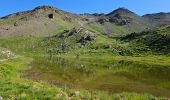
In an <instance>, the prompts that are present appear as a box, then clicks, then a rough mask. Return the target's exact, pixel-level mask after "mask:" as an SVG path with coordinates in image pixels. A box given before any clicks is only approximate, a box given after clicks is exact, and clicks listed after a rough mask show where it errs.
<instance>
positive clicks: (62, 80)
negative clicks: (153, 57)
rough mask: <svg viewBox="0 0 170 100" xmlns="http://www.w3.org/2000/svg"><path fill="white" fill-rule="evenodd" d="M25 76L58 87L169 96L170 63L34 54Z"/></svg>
mask: <svg viewBox="0 0 170 100" xmlns="http://www.w3.org/2000/svg"><path fill="white" fill-rule="evenodd" d="M30 65H31V67H32V68H31V70H28V71H27V74H26V77H28V78H31V79H35V80H45V81H47V82H49V83H52V84H55V85H57V86H60V87H69V88H81V89H88V90H101V91H108V92H109V93H120V92H137V93H150V94H153V95H155V96H166V97H170V66H158V65H147V64H138V63H135V62H126V61H113V62H102V61H98V60H94V59H93V60H91V59H63V58H57V57H56V58H52V59H51V58H43V57H41V58H36V59H35V60H34V61H33V62H32V63H31V64H30Z"/></svg>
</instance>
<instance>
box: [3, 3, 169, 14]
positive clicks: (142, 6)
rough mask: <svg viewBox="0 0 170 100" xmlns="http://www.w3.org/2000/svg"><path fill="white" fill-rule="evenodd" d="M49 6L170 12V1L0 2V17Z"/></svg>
mask: <svg viewBox="0 0 170 100" xmlns="http://www.w3.org/2000/svg"><path fill="white" fill-rule="evenodd" d="M40 5H50V6H54V7H56V8H59V9H62V10H65V11H68V12H72V13H95V12H96V13H109V12H111V11H113V10H114V9H116V8H119V7H125V8H127V9H129V10H131V11H133V12H135V13H137V14H139V15H143V14H146V13H156V12H170V0H1V1H0V17H2V16H5V15H8V14H11V13H14V12H19V11H25V10H30V9H33V8H35V7H37V6H40Z"/></svg>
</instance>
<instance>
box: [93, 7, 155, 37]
mask: <svg viewBox="0 0 170 100" xmlns="http://www.w3.org/2000/svg"><path fill="white" fill-rule="evenodd" d="M94 23H98V24H97V25H98V26H99V25H100V26H101V27H102V30H103V32H102V33H104V34H107V35H110V36H122V35H126V34H129V33H132V32H140V31H143V30H147V29H149V28H152V24H150V23H148V22H147V20H145V19H144V18H143V17H141V16H139V15H137V14H135V13H134V12H131V11H129V10H128V9H125V8H118V9H116V10H114V11H112V12H111V13H109V14H103V15H100V16H98V20H97V21H95V22H94ZM97 25H96V26H97Z"/></svg>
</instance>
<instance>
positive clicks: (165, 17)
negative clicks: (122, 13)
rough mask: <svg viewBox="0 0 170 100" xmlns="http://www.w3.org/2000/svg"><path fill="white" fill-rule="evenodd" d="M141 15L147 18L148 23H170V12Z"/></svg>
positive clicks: (156, 24)
mask: <svg viewBox="0 0 170 100" xmlns="http://www.w3.org/2000/svg"><path fill="white" fill-rule="evenodd" d="M142 17H143V18H145V19H147V20H148V22H149V23H152V24H153V25H155V26H161V25H168V24H170V13H164V12H161V13H155V14H146V15H144V16H142Z"/></svg>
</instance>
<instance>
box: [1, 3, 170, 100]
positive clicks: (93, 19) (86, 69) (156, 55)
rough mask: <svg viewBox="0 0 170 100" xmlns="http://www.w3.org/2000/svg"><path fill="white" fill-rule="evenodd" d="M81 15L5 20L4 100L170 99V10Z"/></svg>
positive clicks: (48, 10)
mask: <svg viewBox="0 0 170 100" xmlns="http://www.w3.org/2000/svg"><path fill="white" fill-rule="evenodd" d="M169 11H170V9H169ZM84 13H85V14H75V13H71V12H67V11H63V10H60V9H58V8H56V7H53V6H38V7H36V8H34V9H32V10H28V11H21V12H17V13H13V14H10V15H7V16H4V17H1V18H0V100H170V13H168V12H160V13H159V12H158V13H153V14H145V15H142V16H141V15H138V14H136V13H135V12H133V11H130V10H128V9H127V8H117V9H116V10H113V11H112V12H110V13H107V14H106V13H101V14H98V13H95V14H88V13H86V12H84Z"/></svg>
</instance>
